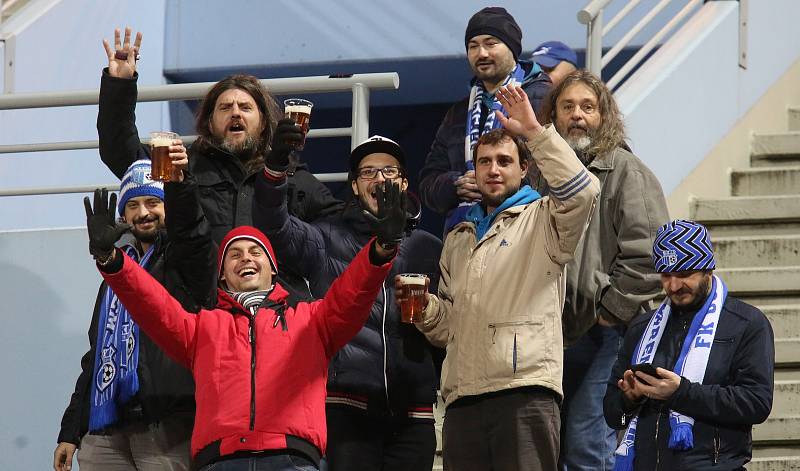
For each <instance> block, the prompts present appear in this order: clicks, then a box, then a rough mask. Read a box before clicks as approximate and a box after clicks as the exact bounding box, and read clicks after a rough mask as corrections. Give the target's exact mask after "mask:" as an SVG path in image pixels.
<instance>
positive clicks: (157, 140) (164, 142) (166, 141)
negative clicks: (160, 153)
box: [150, 137, 172, 147]
mask: <svg viewBox="0 0 800 471" xmlns="http://www.w3.org/2000/svg"><path fill="white" fill-rule="evenodd" d="M150 145H151V146H153V147H169V146H171V145H172V138H170V137H154V138H152V139H150Z"/></svg>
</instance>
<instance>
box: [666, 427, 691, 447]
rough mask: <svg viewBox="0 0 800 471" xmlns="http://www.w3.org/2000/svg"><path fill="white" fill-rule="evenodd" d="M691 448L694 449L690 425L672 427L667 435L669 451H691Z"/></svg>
mask: <svg viewBox="0 0 800 471" xmlns="http://www.w3.org/2000/svg"><path fill="white" fill-rule="evenodd" d="M692 448H694V434H693V433H692V425H691V424H689V423H680V424H678V425H674V426H672V431H671V432H670V434H669V449H670V450H691V449H692Z"/></svg>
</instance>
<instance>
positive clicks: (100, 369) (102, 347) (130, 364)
mask: <svg viewBox="0 0 800 471" xmlns="http://www.w3.org/2000/svg"><path fill="white" fill-rule="evenodd" d="M122 250H123V251H124V252H125V253H126V254H128V256H129V257H131V258H132V259H133V260H134V261H137V262H138V263H139V265H141V266H142V267H145V268H146V267H147V263H148V262H149V261H150V257H151V255H152V254H153V251H154V250H155V244H152V245H151V246H150V248H149V249H148V250H147V252H146V253H145V254H144V256H143V257H142V259H141V260H138V258H139V254H138V252H137V250H136V248H134V247H133V246H132V245H126V246H124V247H122ZM97 325H98V329H97V347H96V348H95V350H96V351H95V357H94V376H93V378H94V381H93V383H92V384H93V386H94V387H93V388H92V403H91V409H90V411H89V431H90V432H94V431H97V430H101V429H104V428H106V427H108V426H109V425H112V424H114V423H115V422H116V421H117V420H118V419H119V411H118V410H117V408H118V407H119V406H120V405H122V404H125V403H127V402H128V401H130V400H131V398H132V397H133V396H135V395H136V393H137V392H138V391H139V376H138V375H137V373H136V368H137V366H138V364H139V326H138V325H136V323H135V322H134V321H133V318H131V316H130V314H129V313H128V310H127V309H125V306H123V305H122V303H121V302H119V298H117V295H116V294H114V292H113V291H112V290H111V288H109V287H106V292H105V293H104V294H103V300H102V302H101V304H100V312H99V319H98V324H97Z"/></svg>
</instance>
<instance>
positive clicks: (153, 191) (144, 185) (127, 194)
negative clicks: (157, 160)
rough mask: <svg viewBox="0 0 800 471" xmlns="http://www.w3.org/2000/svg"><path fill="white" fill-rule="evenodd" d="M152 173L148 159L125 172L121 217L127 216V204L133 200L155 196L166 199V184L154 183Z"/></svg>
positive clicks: (120, 201) (120, 202)
mask: <svg viewBox="0 0 800 471" xmlns="http://www.w3.org/2000/svg"><path fill="white" fill-rule="evenodd" d="M150 171H151V170H150V161H149V160H147V159H140V160H137V161H136V162H134V163H132V164H131V166H130V167H128V170H126V171H125V175H123V176H122V183H121V184H120V188H119V204H118V205H117V211H119V214H120V216H122V215H123V214H125V203H127V202H128V200H129V199H131V198H136V197H138V196H155V197H156V198H160V199H161V200H163V199H164V184H163V183H161V182H158V181H153V179H152V178H150Z"/></svg>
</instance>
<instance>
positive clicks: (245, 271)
mask: <svg viewBox="0 0 800 471" xmlns="http://www.w3.org/2000/svg"><path fill="white" fill-rule="evenodd" d="M237 275H239V277H240V278H244V279H250V278H255V276H256V275H258V270H256V269H255V268H253V267H246V268H242V269H241V270H239V271H238V272H237Z"/></svg>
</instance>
